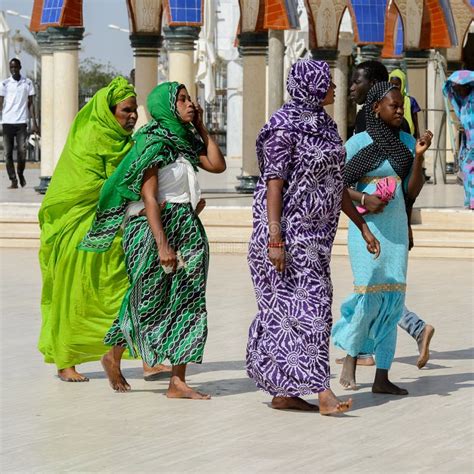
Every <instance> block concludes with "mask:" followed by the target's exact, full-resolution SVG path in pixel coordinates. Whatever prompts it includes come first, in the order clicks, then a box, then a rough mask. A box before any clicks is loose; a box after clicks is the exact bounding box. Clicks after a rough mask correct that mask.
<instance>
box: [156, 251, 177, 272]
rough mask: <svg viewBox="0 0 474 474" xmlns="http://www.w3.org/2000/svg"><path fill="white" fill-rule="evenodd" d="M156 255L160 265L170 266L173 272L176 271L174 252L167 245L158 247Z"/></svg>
mask: <svg viewBox="0 0 474 474" xmlns="http://www.w3.org/2000/svg"><path fill="white" fill-rule="evenodd" d="M158 256H159V258H160V265H161V266H162V267H171V268H173V272H175V271H176V267H177V265H178V261H177V258H176V253H175V251H174V250H173V249H172V248H171V247H170V246H169V245H164V246H162V247H160V249H159V250H158Z"/></svg>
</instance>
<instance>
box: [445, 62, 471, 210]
mask: <svg viewBox="0 0 474 474" xmlns="http://www.w3.org/2000/svg"><path fill="white" fill-rule="evenodd" d="M443 94H444V95H445V96H446V97H447V98H448V99H449V101H450V102H451V105H452V106H453V109H454V113H455V114H456V116H457V117H458V119H459V122H460V124H461V126H460V131H461V133H462V139H461V146H460V148H459V168H460V171H461V174H462V179H463V184H464V195H465V199H464V206H465V207H467V208H468V209H474V71H467V70H462V71H456V72H454V73H453V74H451V76H449V78H448V80H447V81H446V84H445V85H444V87H443Z"/></svg>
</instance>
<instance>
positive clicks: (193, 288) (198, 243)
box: [104, 203, 209, 366]
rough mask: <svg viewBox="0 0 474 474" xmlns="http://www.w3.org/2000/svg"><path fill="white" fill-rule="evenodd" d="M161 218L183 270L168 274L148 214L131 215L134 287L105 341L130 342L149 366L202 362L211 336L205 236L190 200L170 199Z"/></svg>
mask: <svg viewBox="0 0 474 474" xmlns="http://www.w3.org/2000/svg"><path fill="white" fill-rule="evenodd" d="M161 219H162V222H163V228H164V231H165V234H166V236H167V238H168V242H169V245H170V246H171V247H172V248H173V249H174V250H175V251H178V250H179V251H180V252H181V255H182V257H183V259H184V261H185V268H181V269H179V270H177V272H176V273H174V274H166V273H165V272H164V271H163V269H162V267H161V265H160V261H159V258H158V250H157V246H156V242H155V239H154V238H153V234H152V232H151V230H150V227H149V225H148V222H147V218H146V217H142V216H137V217H132V218H131V219H130V220H129V221H128V222H127V224H126V226H125V230H124V236H123V246H124V250H125V255H126V266H127V273H128V278H129V281H130V288H129V290H128V291H127V293H126V295H125V298H124V300H123V303H122V307H121V309H120V313H119V317H118V318H117V319H116V320H115V322H114V324H113V326H112V328H111V329H110V330H109V332H108V333H107V335H106V337H105V339H104V342H105V344H107V345H110V346H114V345H115V346H128V348H129V350H130V353H131V354H132V355H133V356H137V352H138V354H139V355H140V356H141V357H142V359H143V360H144V361H145V362H146V363H147V364H149V365H150V366H155V365H157V364H160V363H162V362H163V361H164V360H165V359H168V360H169V361H170V363H171V364H173V365H180V364H187V363H189V362H195V363H201V362H202V357H203V351H204V345H205V342H206V338H207V311H206V299H205V293H206V280H207V269H208V263H209V248H208V243H207V238H206V234H205V231H204V228H203V226H202V224H201V221H200V220H199V218H198V217H197V215H196V214H195V212H194V211H193V209H192V207H191V205H190V204H171V203H167V204H166V205H165V207H164V209H163V210H162V211H161Z"/></svg>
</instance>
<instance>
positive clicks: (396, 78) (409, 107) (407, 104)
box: [388, 69, 421, 138]
mask: <svg viewBox="0 0 474 474" xmlns="http://www.w3.org/2000/svg"><path fill="white" fill-rule="evenodd" d="M388 77H389V81H390V82H391V83H392V84H393V85H394V86H395V87H397V88H398V89H400V92H401V93H402V96H403V110H404V116H403V118H404V119H405V120H406V121H407V122H408V126H409V128H410V132H409V133H410V135H413V136H414V137H415V138H418V137H419V136H420V128H419V125H418V112H420V111H421V108H420V106H419V105H418V102H417V101H416V99H415V98H414V97H412V96H410V95H408V92H407V75H406V74H405V73H404V72H403V71H402V70H401V69H394V70H393V71H392V72H391V73H390V74H389V76H388Z"/></svg>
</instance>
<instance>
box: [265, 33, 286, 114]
mask: <svg viewBox="0 0 474 474" xmlns="http://www.w3.org/2000/svg"><path fill="white" fill-rule="evenodd" d="M284 60H285V32H284V31H283V30H269V31H268V115H269V116H270V115H272V114H273V112H275V111H276V110H278V109H279V108H280V107H281V106H282V105H283V89H284V80H283V73H284Z"/></svg>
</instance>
